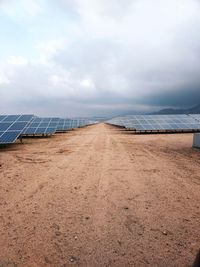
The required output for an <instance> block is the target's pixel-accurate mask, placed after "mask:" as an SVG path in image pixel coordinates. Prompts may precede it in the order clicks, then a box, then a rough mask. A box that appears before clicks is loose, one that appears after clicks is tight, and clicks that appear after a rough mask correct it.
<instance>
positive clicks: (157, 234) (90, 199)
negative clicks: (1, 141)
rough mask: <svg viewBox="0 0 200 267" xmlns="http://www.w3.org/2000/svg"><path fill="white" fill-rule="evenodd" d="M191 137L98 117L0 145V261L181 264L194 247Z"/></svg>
mask: <svg viewBox="0 0 200 267" xmlns="http://www.w3.org/2000/svg"><path fill="white" fill-rule="evenodd" d="M191 144H192V135H190V134H189V135H149V136H148V135H146V136H144V135H143V136H141V135H140V136H138V135H137V136H136V135H132V134H128V133H127V132H125V131H123V130H121V129H118V128H114V127H112V126H108V125H104V124H99V125H95V126H90V127H87V128H84V129H79V130H76V131H72V132H70V133H67V134H61V135H57V136H54V137H52V138H48V139H30V140H26V141H25V143H24V144H23V145H20V144H17V145H15V146H11V147H10V148H7V149H1V150H0V267H16V266H19V267H43V266H55V267H67V266H84V267H85V266H87V267H96V266H100V267H101V266H102V267H103V266H119V267H123V266H135V267H145V266H153V267H156V266H158V267H182V266H183V267H186V266H191V263H192V261H193V260H194V257H195V254H196V253H197V251H198V249H199V248H200V233H199V229H200V152H199V151H195V150H193V149H192V148H191Z"/></svg>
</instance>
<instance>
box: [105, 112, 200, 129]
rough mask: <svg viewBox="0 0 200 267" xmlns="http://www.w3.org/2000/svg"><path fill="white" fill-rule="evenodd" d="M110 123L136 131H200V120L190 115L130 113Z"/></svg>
mask: <svg viewBox="0 0 200 267" xmlns="http://www.w3.org/2000/svg"><path fill="white" fill-rule="evenodd" d="M108 123H110V124H113V125H118V126H122V127H125V128H126V129H130V130H134V131H136V132H153V131H154V132H165V131H170V132H177V131H179V132H180V131H187V132H198V131H200V121H198V120H197V119H195V118H194V117H193V116H190V115H128V116H124V117H117V118H114V119H112V120H109V121H108Z"/></svg>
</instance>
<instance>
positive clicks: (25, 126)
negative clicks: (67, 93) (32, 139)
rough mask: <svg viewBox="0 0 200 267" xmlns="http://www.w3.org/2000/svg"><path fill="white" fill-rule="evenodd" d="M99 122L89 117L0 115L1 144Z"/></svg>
mask: <svg viewBox="0 0 200 267" xmlns="http://www.w3.org/2000/svg"><path fill="white" fill-rule="evenodd" d="M94 123H97V122H96V121H90V120H88V119H80V118H76V119H69V118H68V119H60V118H39V117H36V116H34V115H0V145H2V144H10V143H14V142H15V141H16V140H17V138H19V137H22V136H35V135H52V134H54V133H56V132H59V131H66V130H70V129H74V128H79V127H83V126H86V125H90V124H94Z"/></svg>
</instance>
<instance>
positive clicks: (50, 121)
mask: <svg viewBox="0 0 200 267" xmlns="http://www.w3.org/2000/svg"><path fill="white" fill-rule="evenodd" d="M59 120H60V119H59V118H37V117H35V118H34V119H33V120H32V121H31V123H29V124H28V125H27V127H26V128H25V129H24V132H23V134H24V135H47V134H48V135H49V134H54V133H55V132H56V130H57V126H58V123H59Z"/></svg>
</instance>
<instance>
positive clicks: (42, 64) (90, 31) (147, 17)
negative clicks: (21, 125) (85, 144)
mask: <svg viewBox="0 0 200 267" xmlns="http://www.w3.org/2000/svg"><path fill="white" fill-rule="evenodd" d="M199 33H200V1H199V0H176V1H174V0H167V1H166V0H126V1H124V0H109V1H108V0H0V113H1V114H14V113H15V114H16V113H34V114H35V115H39V116H61V117H66V116H114V115H118V114H121V113H123V114H124V113H129V112H133V111H135V112H144V113H148V112H151V111H155V110H159V109H162V108H168V107H177V108H180V107H184V108H185V107H190V106H193V105H196V104H199V103H200V60H199V59H200V34H199Z"/></svg>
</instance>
